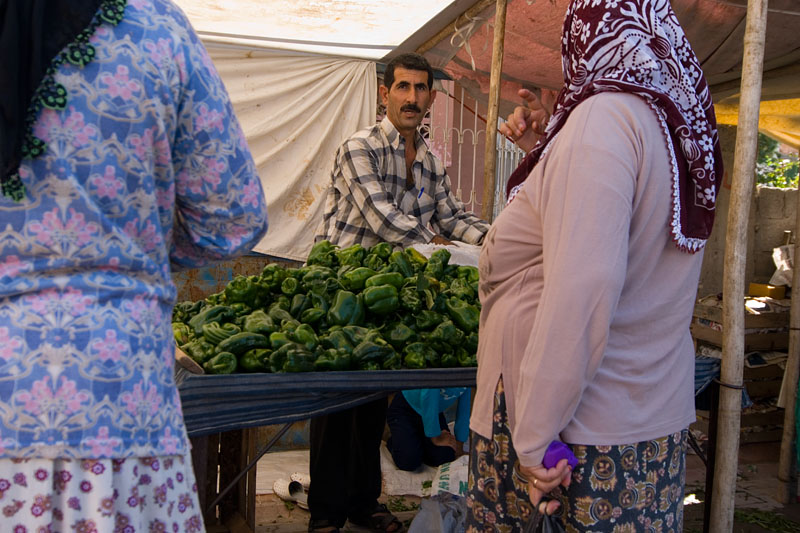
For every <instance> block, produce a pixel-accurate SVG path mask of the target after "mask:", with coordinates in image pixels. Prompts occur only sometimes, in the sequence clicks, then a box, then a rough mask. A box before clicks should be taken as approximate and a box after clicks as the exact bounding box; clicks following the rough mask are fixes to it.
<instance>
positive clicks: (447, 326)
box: [423, 320, 464, 353]
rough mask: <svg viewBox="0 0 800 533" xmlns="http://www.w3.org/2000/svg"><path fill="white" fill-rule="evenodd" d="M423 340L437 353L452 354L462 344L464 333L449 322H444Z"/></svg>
mask: <svg viewBox="0 0 800 533" xmlns="http://www.w3.org/2000/svg"><path fill="white" fill-rule="evenodd" d="M423 338H424V339H425V340H426V341H427V342H428V344H430V345H431V346H432V347H433V348H434V349H436V351H438V352H439V353H447V352H452V351H453V350H455V348H456V347H457V346H459V345H461V343H462V342H464V332H463V331H461V330H460V329H458V328H457V327H456V326H455V324H453V322H452V321H451V320H445V321H444V322H442V323H441V324H439V325H438V326H436V327H435V328H434V330H433V331H431V332H430V333H428V334H427V335H424V336H423Z"/></svg>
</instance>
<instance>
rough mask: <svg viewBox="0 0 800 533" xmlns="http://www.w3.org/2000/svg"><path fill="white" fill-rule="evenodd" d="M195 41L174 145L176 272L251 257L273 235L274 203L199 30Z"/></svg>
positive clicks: (188, 54)
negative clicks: (270, 203)
mask: <svg viewBox="0 0 800 533" xmlns="http://www.w3.org/2000/svg"><path fill="white" fill-rule="evenodd" d="M189 35H190V38H191V41H192V42H190V43H185V44H184V45H183V50H182V52H183V54H182V58H183V60H184V62H185V69H186V81H185V82H184V86H183V87H181V88H180V90H179V91H178V94H179V95H180V96H181V99H180V101H179V102H178V103H177V104H176V105H177V106H178V108H177V116H176V132H175V136H174V141H173V142H172V167H173V172H174V177H175V183H174V195H175V219H174V226H173V235H172V247H171V249H170V260H171V262H172V265H173V267H174V268H176V269H180V268H192V267H197V266H201V265H203V264H206V263H209V262H213V261H219V260H223V259H226V258H228V257H233V256H236V255H240V254H242V253H245V252H247V251H249V250H251V249H252V247H253V246H254V245H255V244H256V243H257V242H258V241H259V240H260V239H261V237H262V236H263V235H264V233H266V230H267V208H266V201H265V198H264V193H263V191H262V187H261V180H260V178H259V176H258V172H257V171H256V166H255V163H254V162H253V158H252V156H251V154H250V150H249V148H248V146H247V142H246V140H245V137H244V133H243V132H242V129H241V126H240V125H239V122H238V120H237V119H236V115H235V114H234V110H233V106H232V105H231V102H230V99H229V97H228V94H227V91H226V90H225V87H224V85H223V83H222V80H221V79H220V77H219V75H218V73H217V71H216V69H215V68H214V66H213V64H212V63H211V59H210V58H209V56H208V52H207V51H206V49H205V47H204V46H203V45H202V43H200V41H199V39H198V38H197V35H196V34H195V33H194V32H193V31H192V30H191V28H189Z"/></svg>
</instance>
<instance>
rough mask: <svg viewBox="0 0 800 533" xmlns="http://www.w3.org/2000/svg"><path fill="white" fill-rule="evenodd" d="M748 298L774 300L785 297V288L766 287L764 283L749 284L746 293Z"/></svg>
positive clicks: (779, 286) (781, 286)
mask: <svg viewBox="0 0 800 533" xmlns="http://www.w3.org/2000/svg"><path fill="white" fill-rule="evenodd" d="M747 294H748V295H749V296H767V297H769V298H775V299H776V300H783V299H784V298H785V297H786V287H785V286H783V285H778V286H775V285H767V284H766V283H751V284H750V288H749V289H748V291H747Z"/></svg>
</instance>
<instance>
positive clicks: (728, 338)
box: [710, 0, 767, 533]
mask: <svg viewBox="0 0 800 533" xmlns="http://www.w3.org/2000/svg"><path fill="white" fill-rule="evenodd" d="M766 26H767V0H748V2H747V26H746V29H745V35H744V57H743V62H742V85H741V92H740V97H739V127H738V130H737V132H736V154H735V156H734V164H733V186H732V189H731V202H730V207H729V211H728V229H727V234H726V237H725V270H724V274H723V285H722V287H723V288H722V294H723V298H722V305H723V308H722V310H723V319H722V330H723V337H722V373H721V386H720V392H719V425H718V428H717V429H718V431H717V444H716V446H717V463H716V465H715V468H714V489H713V495H712V501H711V527H710V531H711V532H712V533H729V532H730V531H733V511H734V505H735V497H736V471H737V467H738V464H739V431H740V429H741V427H740V426H741V420H740V416H741V409H742V391H741V390H740V389H739V388H736V387H741V385H742V372H743V369H744V293H745V291H744V275H745V260H746V258H747V226H748V219H749V216H750V203H751V200H752V196H753V182H754V174H755V166H756V145H757V142H758V112H759V103H760V100H761V73H762V67H763V61H764V40H765V36H766ZM717 179H722V176H718V178H717Z"/></svg>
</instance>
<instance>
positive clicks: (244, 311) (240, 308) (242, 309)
mask: <svg viewBox="0 0 800 533" xmlns="http://www.w3.org/2000/svg"><path fill="white" fill-rule="evenodd" d="M228 307H230V308H231V311H233V314H234V315H236V318H240V317H243V316H246V315H249V314H250V313H252V312H253V308H252V307H250V306H249V305H247V304H246V303H244V302H236V303H232V304H230V305H229V306H228Z"/></svg>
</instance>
